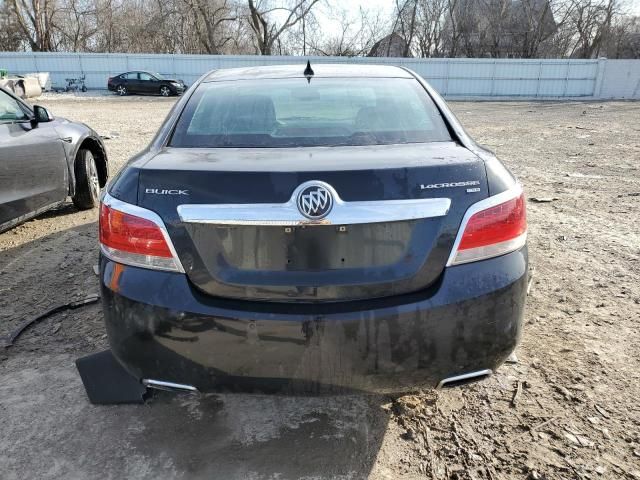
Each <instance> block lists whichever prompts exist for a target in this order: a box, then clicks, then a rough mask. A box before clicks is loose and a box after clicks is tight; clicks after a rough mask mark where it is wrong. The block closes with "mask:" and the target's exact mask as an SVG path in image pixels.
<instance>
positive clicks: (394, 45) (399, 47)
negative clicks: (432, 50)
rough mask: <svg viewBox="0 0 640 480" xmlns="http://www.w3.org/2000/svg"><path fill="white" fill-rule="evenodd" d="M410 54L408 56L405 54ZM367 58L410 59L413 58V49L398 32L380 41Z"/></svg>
mask: <svg viewBox="0 0 640 480" xmlns="http://www.w3.org/2000/svg"><path fill="white" fill-rule="evenodd" d="M406 52H408V53H407V54H406V55H405V53H406ZM367 57H409V58H412V57H413V55H412V53H411V49H410V48H409V45H407V41H406V40H405V39H404V37H402V35H399V34H398V33H396V32H393V33H392V34H390V35H387V36H386V37H384V38H382V39H380V40H378V41H377V42H376V43H375V44H374V45H373V47H371V50H370V51H369V53H368V54H367Z"/></svg>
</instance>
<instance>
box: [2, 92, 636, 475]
mask: <svg viewBox="0 0 640 480" xmlns="http://www.w3.org/2000/svg"><path fill="white" fill-rule="evenodd" d="M38 103H41V104H44V105H45V106H47V107H49V108H50V109H51V110H52V112H53V113H54V114H56V115H60V116H66V117H68V118H71V119H74V120H80V121H83V122H86V123H88V124H90V125H91V126H93V127H94V128H95V129H96V130H97V131H98V132H99V133H101V134H108V133H112V134H114V138H112V139H110V140H107V141H106V144H107V148H108V152H109V156H110V159H111V162H112V171H113V172H115V171H116V170H117V169H118V168H119V167H120V166H121V165H122V164H123V163H124V162H125V161H126V159H127V158H128V157H129V156H130V155H132V154H134V153H136V152H137V151H138V150H140V149H141V148H143V146H145V144H146V143H147V142H149V140H150V139H151V136H152V135H153V133H154V132H155V131H156V129H157V128H158V126H159V125H160V123H161V121H162V119H163V118H164V116H165V114H166V113H167V112H168V110H169V108H170V107H171V105H172V104H173V100H171V99H161V98H140V97H129V98H114V97H104V96H103V97H98V98H95V99H91V98H74V97H73V96H67V95H58V96H56V95H49V96H47V97H46V98H45V99H42V100H39V102H38ZM453 108H454V110H455V111H456V113H457V114H458V116H459V117H460V118H461V120H462V122H463V124H464V125H465V126H466V127H467V129H468V130H469V132H470V133H471V134H472V135H473V136H474V137H475V138H476V140H478V141H479V142H480V143H482V144H486V145H488V146H489V147H491V148H492V149H494V150H496V151H497V153H498V154H499V156H500V157H501V158H502V159H503V161H504V162H505V163H506V164H507V165H508V166H509V167H510V168H511V169H512V171H513V172H515V173H516V174H517V175H518V176H519V178H520V180H521V181H522V182H523V184H524V185H525V188H526V192H527V195H528V197H529V202H528V214H529V226H530V230H529V231H530V240H529V247H530V254H531V265H532V267H534V268H535V271H534V277H533V283H532V285H531V287H532V288H531V291H530V295H529V298H528V304H527V311H526V325H525V333H524V337H523V341H522V344H521V345H520V347H519V348H518V350H517V356H518V362H517V363H510V364H506V365H504V366H503V367H502V368H500V369H499V371H498V372H497V374H496V375H494V376H493V377H491V378H490V379H489V380H487V381H485V382H483V383H479V384H474V385H471V386H467V387H463V388H459V389H455V390H447V391H442V392H424V393H420V394H416V395H409V396H404V397H400V398H391V397H375V396H370V397H368V396H362V397H360V396H343V397H328V398H327V397H321V398H306V397H305V398H292V397H271V396H255V395H204V396H179V395H178V396H176V395H171V394H166V395H159V396H157V397H154V398H153V399H152V400H151V401H150V402H149V403H148V404H146V405H143V406H116V407H97V406H92V405H90V404H89V402H88V401H87V399H86V396H85V393H84V390H83V387H82V384H81V382H80V379H79V377H78V375H77V373H76V370H75V367H74V363H73V362H74V360H75V359H76V358H78V357H79V356H83V355H85V354H89V353H92V352H95V351H97V350H99V349H102V348H104V347H105V346H106V339H105V331H104V327H103V325H102V320H101V312H100V308H99V306H97V305H92V306H88V307H84V308H82V309H78V310H74V311H69V312H65V313H60V314H57V315H54V316H53V317H50V318H48V319H46V320H45V321H43V322H42V323H40V324H38V325H36V326H35V327H33V328H31V329H30V330H28V331H27V332H25V333H24V335H23V336H21V337H20V338H19V339H18V340H17V342H16V344H15V345H14V346H12V347H10V348H8V349H2V347H0V421H1V427H0V472H1V473H0V477H1V478H3V479H7V480H11V479H32V478H33V479H36V478H37V479H49V478H51V479H54V478H55V479H57V478H65V479H76V478H77V479H84V478H106V479H111V478H113V479H116V478H117V479H119V478H154V479H164V478H195V479H205V478H206V479H213V478H216V479H217V478H220V479H227V478H234V479H235V478H242V479H244V478H247V479H293V478H309V479H311V478H314V479H315V478H318V479H320V478H323V479H324V478H340V479H342V478H344V479H347V478H352V479H360V478H373V479H396V478H434V479H445V478H447V479H448V478H452V479H503V478H521V479H524V478H529V479H544V478H547V479H557V478H567V479H569V478H585V479H586V478H592V479H599V478H603V479H604V478H606V479H609V478H612V479H613V478H622V479H636V480H640V401H639V400H638V398H640V261H639V260H640V228H639V227H638V225H640V213H639V207H640V103H622V102H620V103H535V104H533V103H454V104H453ZM536 199H537V200H538V201H537V202H536V201H535V200H536ZM96 220H97V212H96V211H89V212H78V211H76V210H75V209H74V208H73V207H72V206H71V205H70V204H69V205H68V206H66V207H64V208H61V209H60V210H58V211H55V212H50V213H48V214H45V215H43V216H41V217H40V218H38V219H36V220H33V221H30V222H28V223H26V224H24V225H22V226H19V227H17V228H15V229H13V230H11V231H9V232H6V233H3V234H0V335H3V334H5V333H7V332H9V331H11V329H12V328H14V327H15V326H16V325H17V324H19V323H20V322H21V321H22V320H24V319H25V318H28V317H29V316H31V315H34V314H36V313H38V312H41V311H43V310H46V309H47V308H49V307H50V306H51V305H55V304H58V303H63V302H66V301H70V300H75V299H78V298H83V297H84V296H86V295H88V294H91V293H96V292H97V278H96V276H95V274H94V273H93V269H92V268H93V265H95V264H96V263H97V249H96V228H97V227H96Z"/></svg>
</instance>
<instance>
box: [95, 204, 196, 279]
mask: <svg viewBox="0 0 640 480" xmlns="http://www.w3.org/2000/svg"><path fill="white" fill-rule="evenodd" d="M101 202H102V203H104V204H105V205H107V206H108V207H111V208H113V209H114V210H119V211H121V212H124V213H130V214H131V215H135V216H136V217H140V218H144V219H145V220H149V221H151V222H153V223H155V224H156V225H157V226H158V228H160V231H161V232H162V236H163V237H164V240H165V242H167V245H168V246H169V251H170V252H171V255H173V262H174V263H175V268H171V267H163V266H159V265H148V264H144V263H140V261H142V259H143V258H144V257H146V255H135V254H130V255H133V257H132V258H131V259H127V262H126V264H127V265H132V266H134V267H142V268H151V269H154V270H169V271H172V272H179V273H185V272H184V267H183V266H182V263H181V262H180V258H179V257H178V253H177V252H176V249H175V247H174V246H173V242H172V241H171V237H169V232H167V227H165V225H164V222H163V221H162V218H160V215H158V214H157V213H156V212H153V211H151V210H147V209H146V208H142V207H139V206H137V205H132V204H130V203H126V202H123V201H122V200H118V199H117V198H114V197H112V196H111V195H109V194H108V193H105V194H104V196H103V197H102V200H101ZM100 249H101V250H102V253H103V254H104V255H105V256H106V257H107V258H109V259H111V260H113V261H114V262H119V263H125V262H123V261H122V259H119V258H114V257H113V255H112V254H110V251H109V250H111V249H110V248H109V247H107V246H105V245H102V244H100ZM136 257H140V258H139V260H137V259H136Z"/></svg>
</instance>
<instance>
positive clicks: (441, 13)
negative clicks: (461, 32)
mask: <svg viewBox="0 0 640 480" xmlns="http://www.w3.org/2000/svg"><path fill="white" fill-rule="evenodd" d="M446 11H447V0H419V2H418V10H417V28H416V40H417V43H418V51H419V52H420V56H421V57H440V56H442V55H443V54H444V53H443V51H442V34H443V30H444V22H445V18H444V17H445V13H446Z"/></svg>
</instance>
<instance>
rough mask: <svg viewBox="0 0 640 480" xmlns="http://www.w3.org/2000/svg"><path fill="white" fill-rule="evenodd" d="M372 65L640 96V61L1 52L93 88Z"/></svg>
mask: <svg viewBox="0 0 640 480" xmlns="http://www.w3.org/2000/svg"><path fill="white" fill-rule="evenodd" d="M307 58H309V59H310V60H311V63H312V64H313V63H375V64H387V65H399V66H405V67H407V68H410V69H412V70H414V71H415V72H417V73H418V74H420V75H422V76H423V77H424V78H425V79H426V80H427V81H429V83H431V85H433V86H434V87H435V88H436V89H437V90H438V91H439V92H440V93H441V94H443V95H444V96H445V97H447V98H450V99H478V98H479V99H491V98H509V99H562V98H567V99H571V98H574V99H575V98H582V99H640V60H606V59H599V60H545V59H543V60H516V59H499V60H493V59H465V58H460V59H458V58H454V59H452V58H444V59H435V58H434V59H431V58H429V59H414V58H362V57H352V58H349V57H304V58H303V57H276V56H254V55H246V56H245V55H243V56H230V55H142V54H138V55H133V54H131V55H130V54H91V53H81V54H76V53H14V52H10V53H7V52H0V69H2V68H5V69H7V70H9V72H10V73H13V74H24V73H34V72H49V73H50V74H51V80H52V83H53V86H54V88H62V87H64V85H65V79H66V78H72V77H78V76H80V75H81V74H84V75H86V85H87V87H88V88H90V89H105V88H106V83H107V78H108V77H109V76H113V75H116V74H119V73H123V72H127V71H130V70H148V71H153V72H159V73H161V74H163V75H165V76H168V77H171V78H179V79H182V80H184V81H185V82H186V83H187V84H191V83H193V82H194V81H195V80H196V79H197V78H198V77H199V76H200V75H201V74H203V73H205V72H207V71H209V70H213V69H219V68H232V67H248V66H257V65H274V64H291V63H299V64H300V66H301V67H300V68H301V69H302V68H304V64H305V63H306V60H307Z"/></svg>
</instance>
